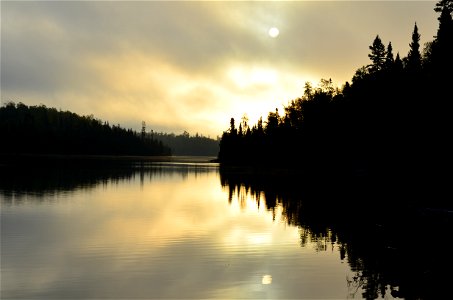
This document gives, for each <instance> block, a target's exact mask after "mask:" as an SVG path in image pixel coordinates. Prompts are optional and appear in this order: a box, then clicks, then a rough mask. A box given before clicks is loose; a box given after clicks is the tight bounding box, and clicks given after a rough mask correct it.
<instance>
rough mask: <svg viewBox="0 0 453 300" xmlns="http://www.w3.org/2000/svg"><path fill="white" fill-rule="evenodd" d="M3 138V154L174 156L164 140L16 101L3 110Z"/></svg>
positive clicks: (0, 127)
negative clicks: (164, 143)
mask: <svg viewBox="0 0 453 300" xmlns="http://www.w3.org/2000/svg"><path fill="white" fill-rule="evenodd" d="M0 138H1V145H2V146H1V147H0V153H9V154H84V155H87V154H88V155H170V154H171V150H170V148H168V147H167V146H164V145H163V144H162V142H161V141H157V140H154V139H151V138H148V137H146V136H144V135H143V134H141V133H137V132H135V131H133V130H131V129H127V130H126V129H124V128H121V127H120V126H119V125H113V126H110V125H109V124H108V123H107V122H102V121H101V120H98V119H95V118H94V117H93V116H79V115H77V114H75V113H72V112H69V111H58V110H56V109H55V108H47V107H46V106H44V105H40V106H27V105H25V104H23V103H18V104H15V103H13V102H9V103H7V104H5V105H4V106H3V107H0Z"/></svg>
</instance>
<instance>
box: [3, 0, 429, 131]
mask: <svg viewBox="0 0 453 300" xmlns="http://www.w3.org/2000/svg"><path fill="white" fill-rule="evenodd" d="M434 4H435V1H425V2H406V1H401V2H355V1H353V2H197V1H196V2H148V1H143V2H127V1H120V2H102V1H89V2H4V1H3V2H2V3H1V26H2V33H1V42H2V44H1V90H2V95H1V100H2V101H3V102H6V101H9V100H13V101H16V102H19V101H22V102H24V103H25V104H29V105H34V104H39V103H43V104H45V105H47V106H50V107H57V108H61V109H63V110H72V111H74V112H77V113H79V114H94V115H95V116H96V117H98V118H101V119H103V120H108V121H109V122H110V123H120V124H121V125H123V126H126V127H133V128H134V129H138V128H139V126H140V124H141V121H142V120H144V121H146V122H147V124H148V128H149V129H151V128H152V129H154V130H166V131H175V132H182V131H183V130H188V131H189V132H191V133H195V132H197V131H198V132H201V133H204V134H209V135H211V136H215V135H218V134H221V131H222V130H224V129H225V128H226V127H227V126H228V120H229V118H230V117H236V118H240V117H241V116H242V114H243V113H247V114H248V115H249V116H250V118H251V120H252V121H254V120H256V118H258V117H259V116H260V115H263V116H266V114H267V112H268V111H270V110H273V109H274V108H275V107H280V105H281V104H286V103H287V102H288V101H289V100H291V99H292V98H295V97H297V96H298V95H300V94H301V93H302V92H303V91H302V88H303V84H304V82H305V81H307V80H311V81H314V82H318V81H319V79H320V78H332V79H333V80H334V82H335V83H336V84H338V85H342V84H343V83H344V81H346V80H350V78H351V77H352V75H353V73H354V71H355V70H356V69H357V68H358V67H360V66H362V65H364V64H368V57H367V54H368V52H369V49H368V46H369V45H370V44H371V43H372V41H373V39H374V37H375V36H376V34H379V35H380V36H381V38H382V40H383V41H384V43H388V42H389V41H391V42H392V44H393V47H394V51H395V53H396V52H398V51H399V52H400V54H401V55H402V56H405V55H406V54H407V51H408V44H409V42H410V38H411V32H412V29H413V26H414V22H417V24H418V26H419V29H420V33H421V35H422V38H421V39H422V43H423V42H426V41H429V40H431V39H432V37H433V35H435V33H436V29H437V19H436V18H437V15H436V13H435V12H434V11H433V7H434ZM272 26H275V27H277V28H279V30H280V35H279V36H278V37H277V38H271V37H269V35H268V34H267V31H268V30H269V28H271V27H272Z"/></svg>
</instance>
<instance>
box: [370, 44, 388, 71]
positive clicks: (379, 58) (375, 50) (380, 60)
mask: <svg viewBox="0 0 453 300" xmlns="http://www.w3.org/2000/svg"><path fill="white" fill-rule="evenodd" d="M369 48H370V50H371V53H370V54H368V57H369V58H370V59H371V61H372V62H373V64H372V65H369V69H370V71H371V72H372V73H374V72H378V71H380V70H382V69H383V68H384V66H385V60H386V54H387V53H386V51H385V46H384V44H383V43H382V41H381V38H380V37H379V35H377V36H376V38H375V39H374V41H373V45H371V46H370V47H369Z"/></svg>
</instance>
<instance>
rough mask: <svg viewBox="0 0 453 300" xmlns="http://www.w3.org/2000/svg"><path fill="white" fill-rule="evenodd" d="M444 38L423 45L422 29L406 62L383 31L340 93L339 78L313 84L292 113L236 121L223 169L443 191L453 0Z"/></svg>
mask: <svg viewBox="0 0 453 300" xmlns="http://www.w3.org/2000/svg"><path fill="white" fill-rule="evenodd" d="M434 10H435V11H436V12H437V13H438V21H439V25H438V29H437V35H436V36H434V39H433V40H432V41H430V42H427V43H425V44H424V45H423V46H422V45H420V34H419V31H418V26H417V23H415V24H414V27H413V32H412V35H411V36H409V37H408V42H409V47H410V48H409V52H408V53H407V55H406V56H404V57H402V56H400V54H399V52H398V53H396V55H395V53H394V50H393V48H392V43H391V42H388V43H384V42H383V40H382V39H381V37H380V36H379V35H377V36H376V37H375V38H374V40H373V41H372V44H371V45H370V46H369V49H370V52H369V54H368V57H369V59H370V64H369V65H366V66H363V67H361V68H359V69H358V70H357V71H356V72H355V75H354V76H353V78H352V80H351V82H346V83H345V84H344V85H343V86H342V87H341V88H338V87H336V86H335V85H334V83H333V82H332V81H331V80H330V79H321V80H320V83H319V85H318V86H317V87H314V86H312V85H311V84H310V83H309V82H307V83H306V84H305V89H304V93H303V95H302V96H301V97H300V98H297V99H294V100H291V101H289V103H288V104H287V105H286V106H285V107H284V111H283V112H281V111H278V110H275V111H272V112H269V114H268V116H267V119H265V120H263V119H262V118H261V119H260V120H259V121H258V122H257V124H254V125H251V124H248V122H247V119H246V118H243V119H242V120H241V121H239V122H238V121H237V120H235V119H233V118H231V121H230V125H229V128H228V130H226V131H224V132H223V135H222V138H221V141H220V152H219V156H218V159H219V161H220V162H221V163H222V164H223V165H235V166H263V165H273V166H276V167H284V168H292V169H297V170H303V171H304V172H305V174H307V175H308V176H312V177H313V176H315V177H316V176H318V177H320V178H326V177H329V176H331V177H332V178H333V179H335V178H340V177H341V176H349V175H350V176H367V177H369V178H373V179H375V180H376V181H380V182H381V184H382V185H384V184H388V185H394V186H397V187H398V188H399V190H400V191H403V190H405V188H409V187H411V189H412V190H413V189H414V187H415V188H416V189H424V188H426V190H425V191H426V192H428V190H429V192H430V193H431V192H434V193H438V195H439V197H442V198H444V196H442V192H441V191H442V190H443V191H444V192H445V191H446V188H445V187H446V186H448V184H447V182H446V179H445V176H444V175H443V174H445V172H446V171H447V170H449V169H450V167H451V153H453V151H452V146H451V136H452V119H453V118H452V117H451V109H450V107H451V104H450V102H451V101H452V93H451V84H452V70H453V21H452V14H453V1H451V0H441V1H439V2H438V3H436V5H435V7H434Z"/></svg>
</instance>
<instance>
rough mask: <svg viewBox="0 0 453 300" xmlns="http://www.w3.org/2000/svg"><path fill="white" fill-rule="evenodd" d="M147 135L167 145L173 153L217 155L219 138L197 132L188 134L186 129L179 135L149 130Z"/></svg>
mask: <svg viewBox="0 0 453 300" xmlns="http://www.w3.org/2000/svg"><path fill="white" fill-rule="evenodd" d="M147 135H150V136H151V138H153V139H155V140H157V141H161V142H162V143H163V144H164V145H168V146H169V147H170V148H171V150H172V153H173V155H202V156H217V155H218V154H219V142H220V138H217V139H212V138H210V137H206V136H203V135H201V134H198V133H196V134H195V135H190V134H189V133H188V132H187V131H184V133H182V134H179V135H176V134H174V133H163V132H150V133H147Z"/></svg>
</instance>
